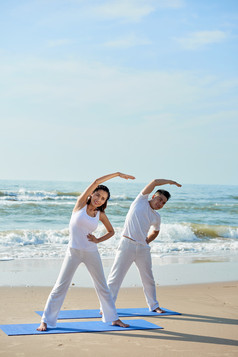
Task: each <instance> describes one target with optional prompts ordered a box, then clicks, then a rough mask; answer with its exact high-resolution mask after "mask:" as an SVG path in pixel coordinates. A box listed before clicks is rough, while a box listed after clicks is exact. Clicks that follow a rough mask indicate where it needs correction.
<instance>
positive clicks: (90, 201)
mask: <svg viewBox="0 0 238 357" xmlns="http://www.w3.org/2000/svg"><path fill="white" fill-rule="evenodd" d="M117 176H119V177H121V178H124V179H132V180H133V179H134V177H133V176H130V175H126V174H122V173H120V172H116V173H114V174H109V175H106V176H103V177H100V178H98V179H96V180H95V181H94V182H93V183H92V184H91V185H90V186H89V187H88V188H86V190H85V191H84V192H83V193H82V194H81V195H80V196H79V197H78V200H77V203H76V205H75V207H74V209H73V212H72V216H71V220H70V224H69V231H70V241H69V245H68V249H67V252H66V256H65V259H64V262H63V265H62V267H61V271H60V274H59V276H58V279H57V281H56V283H55V286H54V288H53V290H52V292H51V294H50V295H49V297H48V300H47V303H46V306H45V310H44V313H43V315H42V319H41V324H40V326H39V327H38V328H37V330H38V331H46V330H47V325H50V326H52V327H55V326H56V321H57V318H58V314H59V311H60V308H61V306H62V304H63V302H64V299H65V296H66V294H67V291H68V289H69V286H70V283H71V280H72V278H73V275H74V273H75V271H76V269H77V268H78V266H79V264H80V263H84V264H85V265H86V267H87V269H88V271H89V273H90V275H91V277H92V279H93V281H94V286H95V289H96V293H97V295H98V298H99V300H100V304H101V308H102V320H103V322H112V325H115V326H121V327H128V326H129V325H127V324H125V323H123V322H122V321H121V320H119V319H118V315H117V312H116V308H115V304H114V302H113V299H112V297H111V294H110V291H109V289H108V286H107V283H106V279H105V276H104V272H103V266H102V262H101V258H100V255H99V253H98V249H97V244H98V243H100V242H104V241H105V240H107V239H109V238H111V237H112V236H113V234H114V230H113V227H112V225H111V223H110V222H109V220H108V218H107V216H106V214H105V212H104V210H105V209H106V207H107V201H108V199H109V197H110V192H109V190H108V188H107V187H106V186H104V185H101V184H102V183H103V182H105V181H108V180H110V179H112V178H113V177H117ZM99 220H100V221H101V222H102V223H103V225H104V226H105V228H106V230H107V233H106V234H105V235H104V236H102V237H100V238H96V237H95V236H94V235H93V234H92V233H93V231H95V229H96V228H97V226H98V221H99Z"/></svg>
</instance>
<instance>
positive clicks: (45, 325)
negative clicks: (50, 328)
mask: <svg viewBox="0 0 238 357" xmlns="http://www.w3.org/2000/svg"><path fill="white" fill-rule="evenodd" d="M46 330H47V324H46V323H45V322H41V324H40V326H39V327H38V328H37V331H46Z"/></svg>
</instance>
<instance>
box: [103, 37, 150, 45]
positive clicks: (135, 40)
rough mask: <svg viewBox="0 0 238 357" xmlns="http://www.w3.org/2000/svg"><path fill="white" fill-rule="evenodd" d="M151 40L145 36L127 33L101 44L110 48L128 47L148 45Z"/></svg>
mask: <svg viewBox="0 0 238 357" xmlns="http://www.w3.org/2000/svg"><path fill="white" fill-rule="evenodd" d="M151 43H152V42H151V41H149V40H147V39H146V38H140V37H138V36H135V35H134V34H131V35H128V36H126V37H120V38H117V39H115V40H113V41H108V42H105V43H104V44H103V45H104V46H105V47H111V48H130V47H134V46H145V45H150V44H151Z"/></svg>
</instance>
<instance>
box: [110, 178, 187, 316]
mask: <svg viewBox="0 0 238 357" xmlns="http://www.w3.org/2000/svg"><path fill="white" fill-rule="evenodd" d="M166 184H169V185H176V186H177V187H181V185H180V184H179V183H177V182H175V181H172V180H164V179H156V180H153V181H151V182H150V183H149V184H148V185H147V186H146V187H145V188H144V189H143V190H142V191H141V192H140V193H139V195H138V196H137V197H136V199H135V201H134V202H133V203H132V204H131V206H130V209H129V212H128V214H127V216H126V221H125V225H124V228H123V231H122V239H121V241H120V245H119V247H118V251H117V254H116V257H115V261H114V264H113V266H112V269H111V272H110V274H109V277H108V281H107V283H108V287H109V289H110V291H111V294H112V297H113V299H114V301H116V298H117V294H118V291H119V289H120V286H121V284H122V281H123V279H124V277H125V275H126V273H127V271H128V269H129V268H130V266H131V264H132V263H133V262H135V264H136V266H137V268H138V270H139V273H140V276H141V280H142V285H143V289H144V294H145V298H146V301H147V304H148V306H149V309H150V311H155V312H158V313H163V312H164V311H163V310H162V309H161V308H160V307H159V303H158V301H157V300H156V287H155V281H154V277H153V273H152V260H151V254H150V246H149V244H150V243H151V242H152V241H153V240H154V239H155V238H156V237H157V236H158V234H159V231H160V215H159V213H158V212H156V211H157V210H159V209H161V208H162V207H163V206H164V205H165V203H166V202H167V201H168V199H169V198H170V193H169V192H168V191H165V190H157V191H156V192H155V194H154V195H153V196H152V198H151V199H150V200H148V198H149V194H150V193H151V192H152V191H153V190H154V188H155V187H157V186H162V185H166Z"/></svg>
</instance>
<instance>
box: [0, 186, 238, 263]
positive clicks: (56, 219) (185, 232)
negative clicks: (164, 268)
mask: <svg viewBox="0 0 238 357" xmlns="http://www.w3.org/2000/svg"><path fill="white" fill-rule="evenodd" d="M105 184H106V185H107V186H108V187H109V189H110V191H111V199H110V201H109V203H108V207H107V210H106V213H107V216H108V218H109V220H110V221H111V223H112V225H113V227H114V229H115V235H114V236H113V237H112V238H111V239H109V240H108V241H106V242H103V243H101V244H99V245H98V248H99V252H100V254H101V257H102V258H104V259H106V258H110V259H111V258H113V257H114V256H115V252H116V248H117V246H118V243H119V240H120V237H121V231H122V228H123V224H124V220H125V217H126V214H127V212H128V209H129V207H130V205H131V203H132V201H133V200H134V199H135V197H136V196H137V194H138V193H139V192H140V190H141V189H142V188H143V187H144V186H145V184H143V183H136V182H134V181H133V182H132V181H126V182H125V181H123V182H113V181H108V182H106V183H105ZM87 185H88V183H86V182H60V181H49V182H48V181H17V180H14V181H10V180H0V260H2V261H4V260H11V259H29V258H31V259H32V258H33V259H37V258H41V259H42V258H44V259H52V258H62V257H63V256H64V254H65V251H66V247H67V244H68V239H69V230H68V224H69V220H70V217H71V213H72V209H73V207H74V205H75V202H76V200H77V196H78V195H79V194H80V192H82V191H83V190H84V189H85V188H86V187H87ZM163 188H164V189H167V190H168V191H169V192H170V193H171V196H172V197H171V199H170V200H169V201H168V203H167V204H166V205H165V206H164V208H163V209H161V210H160V211H159V213H160V215H161V221H162V224H161V231H160V234H159V236H158V237H157V238H156V240H155V241H154V242H153V243H152V244H151V252H152V257H159V258H162V257H163V258H164V257H168V258H169V257H170V258H176V259H177V260H179V259H180V258H181V259H183V258H185V257H193V258H195V259H196V258H201V259H204V260H209V259H210V258H212V257H218V258H219V259H221V260H222V259H225V260H232V259H233V258H234V259H235V260H237V257H238V220H237V218H238V186H225V185H224V186H222V185H219V186H218V185H183V186H182V187H181V188H177V187H174V186H169V185H166V186H164V187H163ZM104 232H105V231H104V227H103V226H102V225H99V227H98V229H97V231H96V234H95V235H96V236H100V235H102V234H104Z"/></svg>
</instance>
